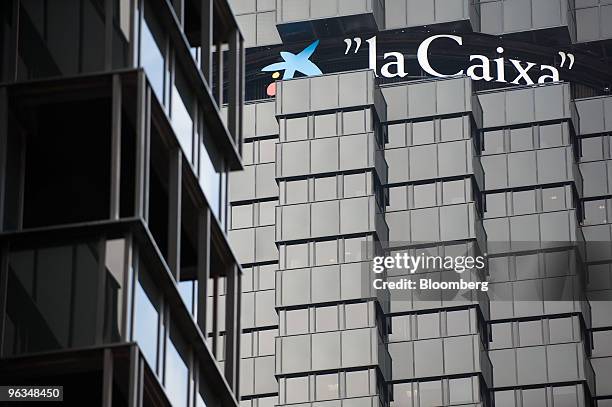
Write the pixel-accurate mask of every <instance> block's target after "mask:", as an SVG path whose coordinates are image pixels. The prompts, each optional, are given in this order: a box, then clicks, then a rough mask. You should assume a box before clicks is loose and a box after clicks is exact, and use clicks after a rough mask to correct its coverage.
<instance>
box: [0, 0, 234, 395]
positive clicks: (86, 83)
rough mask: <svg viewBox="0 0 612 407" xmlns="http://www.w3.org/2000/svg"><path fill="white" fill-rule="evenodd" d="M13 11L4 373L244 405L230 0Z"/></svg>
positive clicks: (83, 387) (3, 195)
mask: <svg viewBox="0 0 612 407" xmlns="http://www.w3.org/2000/svg"><path fill="white" fill-rule="evenodd" d="M0 16H1V19H2V23H1V24H2V26H1V30H0V31H1V41H0V43H2V67H1V78H2V79H1V80H0V83H1V85H0V191H1V192H0V232H1V233H0V247H1V252H0V259H1V261H0V264H1V269H0V276H1V278H0V281H1V283H0V304H1V305H0V318H1V323H0V352H1V353H0V383H1V384H2V385H10V386H26V385H32V386H51V385H55V386H63V400H64V401H63V402H62V403H59V404H61V405H79V406H83V405H92V406H93V405H104V406H143V405H144V406H170V405H172V406H206V405H208V406H237V405H238V401H237V400H239V397H240V395H239V386H240V384H239V376H240V371H239V365H240V364H239V361H240V360H239V356H238V355H239V353H240V332H241V326H240V319H239V312H240V300H241V296H240V290H241V288H240V287H241V284H240V282H241V268H240V264H239V263H238V262H237V260H236V258H235V256H234V252H233V251H232V249H231V248H230V246H229V243H228V240H227V225H228V223H227V184H228V173H229V172H230V171H235V170H241V169H242V164H241V146H242V117H243V116H242V105H243V91H244V70H243V66H244V65H243V62H244V58H243V56H244V46H243V38H242V35H241V33H240V31H239V29H238V27H237V24H236V21H235V18H234V16H233V14H232V11H231V9H230V6H229V5H228V4H227V3H226V2H225V1H212V0H211V1H208V0H206V1H191V0H175V1H166V0H136V1H127V0H126V1H123V0H121V1H113V0H100V1H98V0H91V1H90V0H85V1H78V0H77V1H72V0H69V1H57V2H56V1H45V0H22V1H7V2H2V4H1V5H0ZM224 83H225V84H226V85H225V86H224ZM222 291H223V295H221V293H222ZM208 293H210V304H208V303H207V301H206V299H207V295H208ZM215 354H219V355H220V356H219V357H217V358H215V357H214V356H213V355H215Z"/></svg>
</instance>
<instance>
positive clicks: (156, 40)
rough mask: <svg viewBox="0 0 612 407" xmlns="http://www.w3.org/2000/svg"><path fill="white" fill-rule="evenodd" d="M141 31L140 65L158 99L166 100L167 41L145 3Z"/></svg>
mask: <svg viewBox="0 0 612 407" xmlns="http://www.w3.org/2000/svg"><path fill="white" fill-rule="evenodd" d="M141 27H142V30H141V33H140V65H141V66H142V67H143V68H144V70H145V72H146V74H147V77H148V78H149V82H151V87H153V91H154V92H155V94H156V95H157V97H158V99H159V100H160V101H161V102H162V104H163V101H164V73H165V63H164V56H163V55H164V53H163V51H162V50H163V49H164V48H165V41H164V39H163V35H162V31H161V28H160V27H159V24H158V22H157V20H156V19H155V16H154V15H153V14H152V12H151V11H150V10H149V8H148V7H146V5H145V9H144V20H143V24H142V26H141Z"/></svg>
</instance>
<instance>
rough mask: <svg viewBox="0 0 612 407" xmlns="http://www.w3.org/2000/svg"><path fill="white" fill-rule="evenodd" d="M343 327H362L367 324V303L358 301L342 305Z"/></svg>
mask: <svg viewBox="0 0 612 407" xmlns="http://www.w3.org/2000/svg"><path fill="white" fill-rule="evenodd" d="M344 318H345V321H344V322H345V328H346V329H353V328H364V327H366V326H368V303H367V302H359V303H354V304H346V305H345V306H344Z"/></svg>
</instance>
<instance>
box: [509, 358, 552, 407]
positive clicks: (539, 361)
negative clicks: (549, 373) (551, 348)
mask: <svg viewBox="0 0 612 407" xmlns="http://www.w3.org/2000/svg"><path fill="white" fill-rule="evenodd" d="M516 353H517V366H518V380H519V384H531V383H542V382H544V381H546V379H547V377H546V353H545V350H544V348H543V347H529V348H518V349H517V351H516ZM528 405H531V404H528Z"/></svg>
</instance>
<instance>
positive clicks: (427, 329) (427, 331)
mask: <svg viewBox="0 0 612 407" xmlns="http://www.w3.org/2000/svg"><path fill="white" fill-rule="evenodd" d="M417 335H418V337H419V339H425V338H435V337H438V336H440V315H439V314H437V313H435V314H419V315H417Z"/></svg>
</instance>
